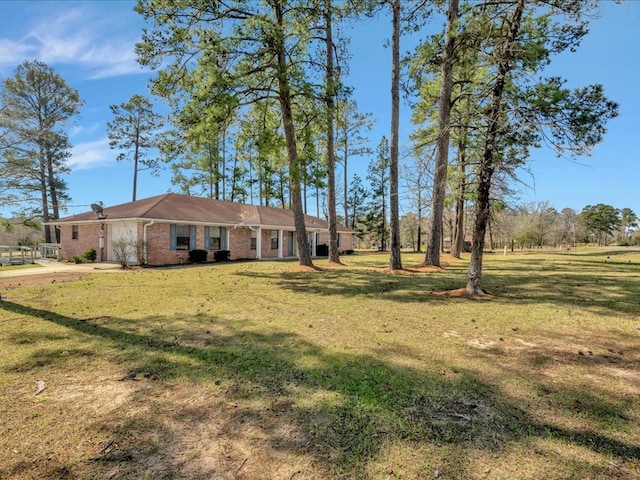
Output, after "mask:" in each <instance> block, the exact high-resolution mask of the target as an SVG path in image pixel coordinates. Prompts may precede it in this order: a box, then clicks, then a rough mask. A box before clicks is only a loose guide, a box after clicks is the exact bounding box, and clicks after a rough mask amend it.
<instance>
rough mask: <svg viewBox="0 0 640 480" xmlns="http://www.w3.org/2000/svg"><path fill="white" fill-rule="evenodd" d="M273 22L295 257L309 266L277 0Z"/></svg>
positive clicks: (281, 14)
mask: <svg viewBox="0 0 640 480" xmlns="http://www.w3.org/2000/svg"><path fill="white" fill-rule="evenodd" d="M274 10H275V15H276V22H277V25H278V27H279V31H278V32H277V34H276V39H275V42H276V54H277V58H278V79H277V81H278V94H279V100H280V109H281V111H282V124H283V128H284V136H285V141H286V144H287V158H288V160H289V191H290V197H291V198H290V199H291V209H292V210H293V219H294V223H295V227H296V241H297V245H298V259H299V263H300V265H303V266H309V267H311V266H313V262H312V261H311V251H310V249H309V242H308V240H307V229H306V226H305V223H304V212H303V210H302V195H301V192H300V179H301V174H300V173H301V172H300V165H299V160H298V148H297V144H296V132H295V125H294V122H293V112H292V109H291V103H292V101H291V89H290V86H289V78H288V75H287V74H288V68H287V59H286V50H285V44H284V33H283V24H284V16H283V6H282V4H281V3H280V2H279V1H276V2H274Z"/></svg>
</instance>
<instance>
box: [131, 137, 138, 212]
mask: <svg viewBox="0 0 640 480" xmlns="http://www.w3.org/2000/svg"><path fill="white" fill-rule="evenodd" d="M137 188H138V141H137V140H136V146H135V151H134V153H133V196H132V199H131V201H133V202H135V201H136V190H137Z"/></svg>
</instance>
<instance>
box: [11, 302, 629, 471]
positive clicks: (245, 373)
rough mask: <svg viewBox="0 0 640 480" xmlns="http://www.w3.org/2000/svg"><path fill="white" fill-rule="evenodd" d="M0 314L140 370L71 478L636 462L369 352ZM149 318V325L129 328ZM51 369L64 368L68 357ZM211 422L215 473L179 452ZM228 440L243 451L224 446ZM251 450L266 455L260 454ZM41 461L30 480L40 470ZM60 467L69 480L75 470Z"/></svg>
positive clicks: (501, 398)
mask: <svg viewBox="0 0 640 480" xmlns="http://www.w3.org/2000/svg"><path fill="white" fill-rule="evenodd" d="M0 308H1V309H3V310H5V311H6V312H9V313H13V314H18V315H21V316H29V317H34V318H36V319H41V320H44V321H48V322H53V323H55V324H57V325H59V326H62V327H65V328H68V329H71V330H74V331H76V332H78V333H80V334H82V335H84V336H86V338H87V339H88V340H96V339H98V340H99V341H100V342H108V343H109V344H110V345H111V346H112V347H115V348H118V349H119V350H120V351H121V352H122V354H121V356H120V358H119V359H118V361H119V362H121V364H122V366H123V368H126V369H128V370H129V371H130V372H134V373H136V374H138V373H141V374H143V375H142V377H143V378H138V379H137V380H138V381H140V382H143V383H140V385H141V386H142V387H143V388H140V389H139V390H138V391H137V392H136V393H135V395H134V396H133V397H132V398H131V399H130V402H129V403H128V404H127V405H126V406H123V407H122V409H121V411H120V414H121V417H120V418H110V419H97V420H96V423H95V425H94V427H93V428H96V429H100V430H102V431H108V432H109V434H110V435H112V436H113V438H114V444H115V445H117V446H118V448H117V449H114V450H113V451H107V450H105V451H104V452H102V453H101V454H100V455H99V456H98V458H93V459H90V460H87V462H86V464H85V465H84V466H83V467H82V468H84V472H87V471H88V472H89V473H88V474H89V476H93V477H94V478H100V476H101V475H102V476H106V475H107V473H108V472H114V471H115V470H114V465H117V472H119V473H118V475H119V478H141V477H142V476H143V474H144V475H152V476H153V477H154V478H211V477H212V476H216V478H268V477H279V478H283V477H284V474H283V473H282V470H281V469H280V470H278V469H279V468H281V465H279V464H278V463H279V461H280V460H279V456H280V455H281V456H285V457H287V458H289V459H293V460H291V462H292V468H293V469H294V470H293V471H292V472H287V474H286V476H287V477H289V478H294V477H295V476H296V475H298V478H372V477H374V476H375V475H373V474H372V472H371V468H373V465H374V464H375V462H377V461H378V460H379V458H380V456H381V455H384V449H385V448H386V446H387V445H389V444H394V443H395V444H397V443H402V444H407V445H414V446H418V445H432V446H433V447H434V448H452V449H455V452H456V459H455V461H456V463H457V465H456V467H455V473H452V474H451V476H450V477H449V478H468V477H470V476H473V475H474V474H477V473H478V472H476V471H475V470H474V469H475V468H476V466H475V464H474V461H473V459H472V457H471V456H470V452H471V451H476V452H478V451H480V452H489V453H497V454H499V453H500V452H502V451H504V450H505V449H508V448H509V447H511V446H513V445H514V444H522V445H523V446H524V445H527V444H528V442H531V441H535V440H536V439H546V440H555V441H560V442H564V443H566V444H570V445H573V446H577V447H581V448H583V449H586V450H588V451H591V452H595V453H600V454H603V455H605V456H607V457H614V458H619V459H623V460H631V461H634V462H638V461H639V460H640V446H638V445H635V444H632V443H627V442H625V441H623V440H620V439H617V438H614V437H613V436H610V435H607V434H605V433H603V432H602V431H601V430H594V429H581V430H578V429H570V428H561V427H558V426H557V425H552V424H548V423H545V422H542V421H540V420H537V419H536V418H534V416H533V415H532V414H531V412H528V411H526V410H525V409H523V408H522V406H521V404H520V402H519V401H518V400H517V399H515V398H511V397H510V396H509V395H508V394H507V393H506V392H503V391H501V390H500V388H498V387H496V386H495V385H492V384H490V383H488V382H487V381H485V380H482V379H481V378H480V377H479V376H477V375H476V374H474V373H473V372H471V371H459V372H457V373H456V374H455V376H454V377H453V378H443V377H442V376H440V375H438V374H435V373H430V372H428V371H420V370H418V369H415V368H408V367H398V366H396V365H393V364H391V363H388V362H385V361H384V359H381V358H377V357H374V356H371V355H356V354H350V353H330V352H327V351H325V350H324V349H322V348H320V347H318V346H317V345H314V344H312V343H310V342H308V341H305V340H303V339H302V338H301V337H299V336H298V335H296V334H293V333H283V332H273V333H268V334H263V333H255V332H248V331H243V330H241V329H233V328H232V327H230V326H228V325H225V326H224V331H225V332H226V333H211V330H207V328H209V326H210V325H216V324H218V323H221V322H220V321H219V320H218V319H216V318H215V317H206V318H202V317H199V318H197V319H196V318H194V325H193V326H192V327H191V326H185V327H182V328H181V329H175V328H174V329H171V331H165V330H162V329H157V330H154V332H153V333H148V332H145V333H139V332H137V331H136V330H135V325H132V322H130V321H129V322H125V321H124V320H120V319H117V318H114V319H110V318H108V317H100V318H98V319H81V318H73V317H69V316H64V315H60V314H57V313H55V312H53V311H47V310H42V309H37V308H32V307H28V306H24V305H20V304H17V303H13V302H8V301H2V302H0ZM159 320H161V319H158V318H153V317H147V318H146V319H144V320H141V321H139V323H141V324H145V325H154V324H156V323H158V321H159ZM125 323H126V324H127V325H128V329H127V330H125ZM194 331H196V332H197V331H200V332H201V334H202V335H203V336H205V337H206V338H198V336H197V335H194ZM207 332H209V333H208V334H207ZM58 361H59V362H60V367H61V368H62V367H63V362H64V361H65V359H64V358H63V357H60V358H59V359H58ZM15 367H16V366H15V365H14V366H13V367H10V368H15ZM203 383H204V384H206V385H207V388H208V390H207V392H208V395H209V396H210V397H212V398H211V399H210V400H208V401H207V402H206V405H207V408H208V410H207V409H202V408H197V407H194V406H193V405H191V404H190V403H189V402H185V403H184V404H182V406H180V405H176V404H175V403H172V402H171V401H170V399H171V398H174V397H169V396H167V395H168V393H169V392H173V394H175V392H176V390H179V389H180V388H181V387H180V386H182V388H185V389H187V390H189V395H192V393H193V392H192V390H191V389H193V388H195V387H193V385H202V384H203ZM189 385H191V386H189ZM213 385H215V386H213ZM569 393H570V392H569ZM588 401H589V411H590V414H592V415H596V416H598V415H601V416H603V417H607V418H608V417H610V416H611V415H614V414H616V415H619V416H620V418H621V420H620V421H622V422H627V421H630V420H629V419H628V418H626V417H625V416H624V414H623V412H618V411H616V410H614V407H613V406H612V404H609V403H608V402H607V400H606V399H605V398H602V397H600V396H592V397H590V398H589V399H588ZM144 406H146V407H148V408H146V409H144V408H143V407H144ZM149 409H151V410H152V411H155V415H153V416H150V415H149V411H148V410H149ZM141 410H144V411H141ZM208 422H214V423H215V425H216V427H215V432H213V431H210V432H208V433H207V435H204V437H206V438H207V439H208V441H210V442H217V443H220V444H224V445H227V447H226V448H227V449H228V451H227V454H226V458H227V460H228V461H227V460H225V461H224V462H223V461H217V463H215V465H213V466H212V465H211V464H209V465H207V464H206V463H202V464H201V463H198V458H197V457H194V458H192V459H190V461H189V459H188V457H187V460H185V458H186V457H185V451H184V450H185V449H188V448H189V444H190V443H191V442H193V440H194V439H193V438H192V437H191V436H190V435H192V433H191V432H193V431H197V430H198V429H199V428H203V424H207V423H208ZM199 440H200V441H201V440H202V438H200V439H199ZM239 442H240V444H242V445H244V446H245V447H246V446H247V445H252V446H253V448H254V450H252V451H251V453H249V454H246V453H240V449H238V450H234V448H235V446H237V445H238V444H239ZM171 445H173V447H170V446H171ZM525 448H526V447H525ZM258 450H269V451H270V452H271V454H270V455H267V456H265V455H264V454H262V456H261V455H260V454H258V453H256V452H257V451H258ZM466 455H469V456H468V457H466ZM252 457H255V458H252ZM243 458H244V460H243ZM229 459H230V460H229ZM301 459H304V461H302V460H301ZM38 460H39V459H36V460H34V461H35V462H36V463H35V465H36V473H42V472H40V471H38V470H37V461H38ZM296 462H297V463H296ZM24 468H25V466H24V464H23V463H20V462H17V463H15V464H14V465H9V466H8V467H6V468H5V469H4V470H0V472H2V473H3V474H7V475H8V476H9V477H11V475H12V473H14V474H16V475H17V474H19V473H21V471H22V470H21V469H24ZM57 468H59V469H63V470H64V471H67V470H68V471H70V472H72V471H73V469H74V466H73V465H68V466H66V465H58V467H57ZM430 468H434V466H433V465H431V466H430ZM65 469H66V470H65ZM296 469H297V470H296ZM305 469H307V470H305ZM452 470H453V469H452ZM60 471H62V470H60ZM379 473H380V472H378V475H377V476H379ZM591 473H593V472H591ZM377 476H376V478H377ZM42 478H46V477H42ZM49 478H54V477H49ZM69 478H72V477H69ZM602 478H604V476H603V477H602Z"/></svg>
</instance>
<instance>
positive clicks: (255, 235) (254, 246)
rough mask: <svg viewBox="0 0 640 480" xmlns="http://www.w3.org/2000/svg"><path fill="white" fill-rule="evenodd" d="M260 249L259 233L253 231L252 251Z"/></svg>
mask: <svg viewBox="0 0 640 480" xmlns="http://www.w3.org/2000/svg"><path fill="white" fill-rule="evenodd" d="M257 249H258V232H255V231H253V230H251V250H257Z"/></svg>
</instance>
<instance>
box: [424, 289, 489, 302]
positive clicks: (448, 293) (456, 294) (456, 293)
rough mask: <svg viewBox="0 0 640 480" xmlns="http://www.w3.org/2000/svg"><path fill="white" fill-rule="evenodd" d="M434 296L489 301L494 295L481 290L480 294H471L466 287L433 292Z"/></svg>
mask: <svg viewBox="0 0 640 480" xmlns="http://www.w3.org/2000/svg"><path fill="white" fill-rule="evenodd" d="M433 295H435V296H436V297H447V298H471V299H474V300H477V299H483V300H489V299H491V298H493V294H492V293H490V292H488V291H487V290H480V292H470V291H469V290H468V289H467V288H466V287H464V288H456V289H454V290H443V291H440V292H433Z"/></svg>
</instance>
